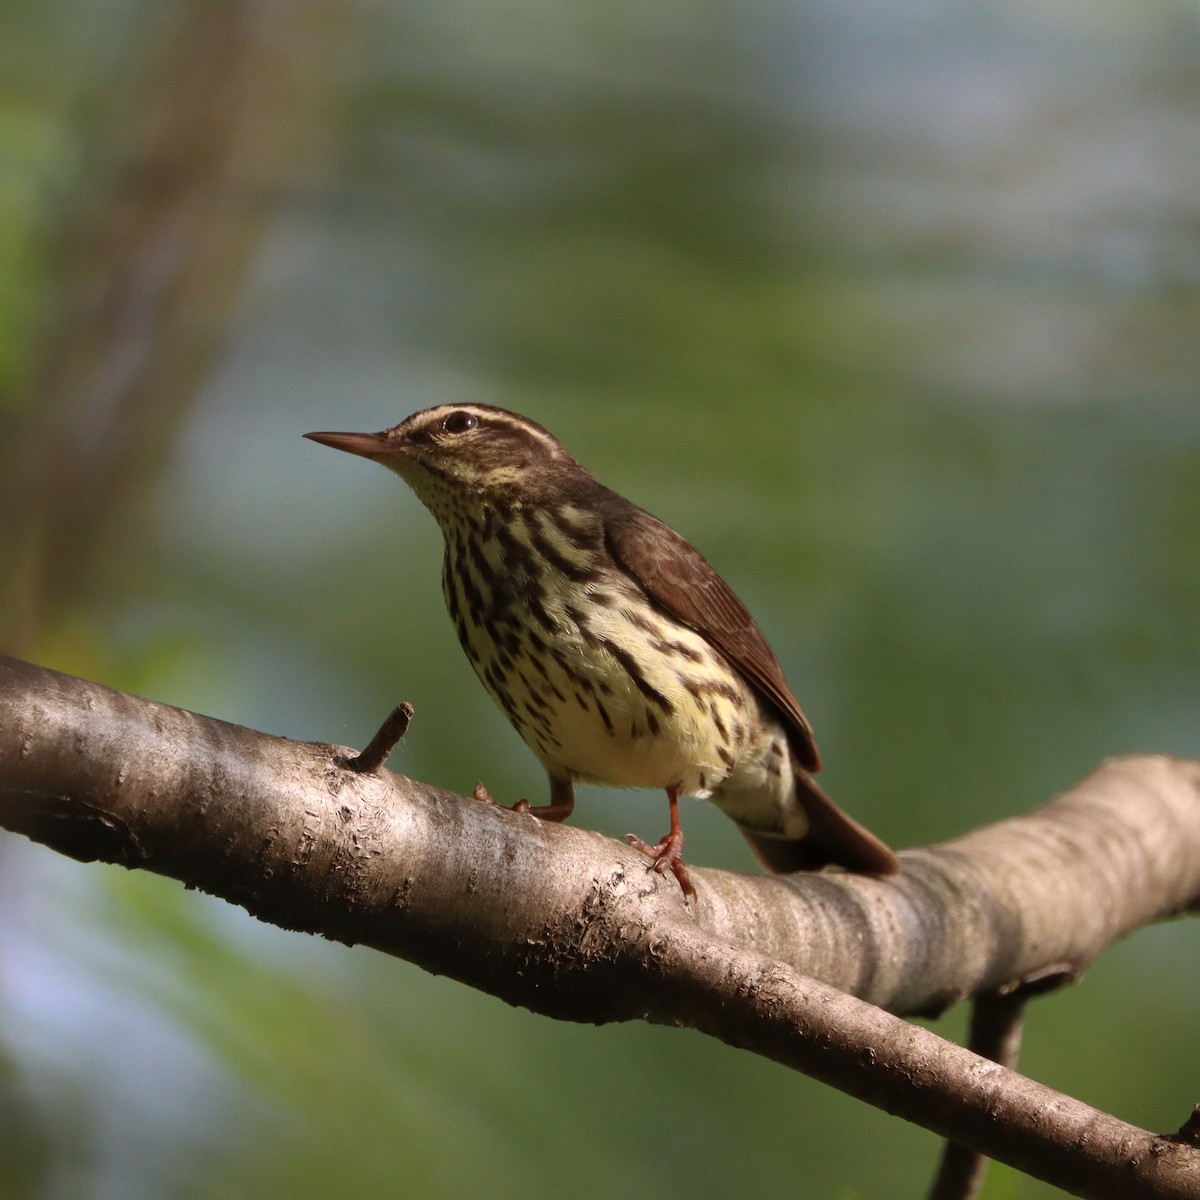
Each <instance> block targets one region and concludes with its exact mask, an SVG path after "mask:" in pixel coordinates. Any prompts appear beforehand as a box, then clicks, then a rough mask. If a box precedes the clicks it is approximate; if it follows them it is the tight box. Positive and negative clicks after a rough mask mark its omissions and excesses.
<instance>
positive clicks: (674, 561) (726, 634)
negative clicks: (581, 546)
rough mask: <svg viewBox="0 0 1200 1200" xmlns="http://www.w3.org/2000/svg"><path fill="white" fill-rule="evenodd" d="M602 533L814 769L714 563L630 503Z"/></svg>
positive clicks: (790, 709)
mask: <svg viewBox="0 0 1200 1200" xmlns="http://www.w3.org/2000/svg"><path fill="white" fill-rule="evenodd" d="M604 528H605V537H606V538H607V541H608V549H609V553H611V554H612V556H613V557H614V558H615V559H616V560H617V561H618V562H619V563H620V564H621V565H622V566H623V567H624V568H625V569H626V570H627V571H628V572H629V573H630V574H631V575H632V576H633V577H634V579H636V580H637V581H638V583H639V584H641V586H642V587H643V588H644V589H645V591H646V593H647V594H648V595H649V596H650V597H651V598H652V599H653V600H655V601H656V602H657V603H658V604H660V605H661V606H662V607H663V608H664V609H666V611H667V612H669V613H670V614H671V615H672V616H673V617H674V618H675V619H676V620H678V621H681V622H682V623H683V624H684V625H687V626H688V627H689V628H691V629H694V630H695V631H696V632H697V633H698V634H700V636H701V637H703V638H704V639H705V640H706V641H707V642H708V643H709V644H710V645H711V646H714V647H715V648H716V649H717V650H719V651H720V652H721V653H722V654H723V655H724V656H725V657H726V658H727V659H728V660H729V662H730V663H731V664H732V665H733V666H734V667H735V668H736V669H737V670H738V671H739V672H740V673H741V674H742V675H743V676H745V678H746V679H747V680H748V681H749V682H750V684H751V685H752V686H753V687H754V688H756V689H757V690H758V692H759V693H760V694H761V695H763V696H765V697H766V698H767V699H768V700H769V701H770V702H771V703H772V704H773V705H774V706H775V707H776V708H777V709H778V710H779V711H780V713H782V714H783V716H784V718H785V720H786V721H787V723H788V725H789V726H790V732H791V734H792V737H791V739H790V740H791V744H792V750H793V753H794V754H795V755H796V758H797V759H798V760H799V762H800V765H801V766H803V767H804V768H805V769H806V770H809V771H819V770H820V769H821V759H820V756H819V755H818V754H817V745H816V742H815V741H814V740H813V731H812V726H810V725H809V723H808V718H807V717H806V716H805V715H804V713H803V711H802V710H801V708H800V705H799V704H798V703H797V701H796V697H795V696H793V695H792V692H791V689H790V688H789V687H788V685H787V681H786V680H785V679H784V678H783V671H782V670H781V669H780V666H779V663H778V661H777V660H776V658H775V655H774V654H773V653H772V652H771V647H770V646H768V645H767V641H766V638H764V637H763V635H762V633H761V632H760V631H759V628H758V626H757V625H755V623H754V618H753V617H752V616H751V615H750V614H749V613H748V612H747V611H746V606H745V605H744V604H743V603H742V602H741V601H740V600H739V599H738V598H737V597H736V596H735V595H734V594H733V591H732V589H731V588H730V586H729V584H727V583H726V582H725V580H723V579H722V578H721V577H720V575H718V574H717V572H716V570H715V569H714V567H713V566H712V564H711V563H710V562H709V561H708V560H707V559H706V558H704V556H703V555H702V554H701V553H700V552H699V551H698V550H697V549H696V548H695V547H694V546H692V545H691V544H690V543H688V542H686V541H685V540H684V539H683V538H681V537H680V536H679V534H677V533H676V532H675V531H674V530H673V529H672V528H671V527H670V526H669V525H664V524H663V523H662V522H661V521H660V520H659V519H658V518H657V517H653V516H651V515H650V514H649V513H648V512H646V511H645V510H644V509H640V508H638V507H637V506H636V505H633V504H629V503H628V501H624V500H622V501H621V505H620V507H619V508H618V509H617V510H616V511H614V512H611V513H609V514H606V519H605V523H604Z"/></svg>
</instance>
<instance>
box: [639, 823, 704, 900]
mask: <svg viewBox="0 0 1200 1200" xmlns="http://www.w3.org/2000/svg"><path fill="white" fill-rule="evenodd" d="M625 840H626V841H627V842H628V843H629V844H630V845H631V846H632V847H633V848H634V849H635V850H637V851H639V852H640V853H642V854H644V855H645V856H646V857H647V858H648V859H650V866H649V867H648V868H647V869H648V870H651V871H657V872H658V873H659V874H660V875H661V874H663V873H664V872H665V871H666V870H667V868H668V867H669V868H670V869H671V873H672V874H673V875H674V876H675V878H676V879H677V880H678V881H679V886H680V888H682V889H683V894H684V895H685V896H689V897H692V896H695V894H696V889H695V887H694V886H693V884H692V880H691V877H690V876H689V875H688V870H687V867H685V866H684V865H683V834H682V833H681V832H680V831H679V830H677V829H675V830H672V831H671V832H670V833H668V834H665V835H664V836H663V837H661V838H659V840H658V841H657V842H655V843H654V844H651V843H650V842H644V841H642V839H641V838H640V837H638V836H637V835H636V834H632V833H627V834H626V835H625Z"/></svg>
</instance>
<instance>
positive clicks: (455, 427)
mask: <svg viewBox="0 0 1200 1200" xmlns="http://www.w3.org/2000/svg"><path fill="white" fill-rule="evenodd" d="M478 424H479V418H478V417H477V416H476V415H475V414H474V413H469V412H452V413H451V414H450V415H449V416H448V417H447V418H446V419H445V420H444V421H443V422H442V432H443V433H449V434H452V435H456V434H460V433H469V432H470V431H471V430H472V429H474V428H475V426H476V425H478Z"/></svg>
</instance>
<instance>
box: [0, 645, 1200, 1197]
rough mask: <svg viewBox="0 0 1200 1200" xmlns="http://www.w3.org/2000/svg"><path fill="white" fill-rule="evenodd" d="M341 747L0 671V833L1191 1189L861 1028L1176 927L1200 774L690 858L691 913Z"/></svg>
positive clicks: (939, 1056)
mask: <svg viewBox="0 0 1200 1200" xmlns="http://www.w3.org/2000/svg"><path fill="white" fill-rule="evenodd" d="M347 753H348V752H347V751H346V750H345V748H340V747H330V746H324V745H314V744H309V743H296V742H289V741H287V740H285V739H282V738H272V737H267V736H266V735H263V734H260V733H256V732H254V731H252V730H248V729H244V728H241V727H238V726H233V725H228V724H225V723H224V722H221V721H216V720H212V719H209V718H204V717H200V716H197V715H195V714H193V713H188V712H185V711H183V710H180V709H176V708H171V707H168V706H166V705H161V704H155V703H152V702H149V701H145V700H140V699H138V698H136V697H133V696H129V695H126V694H123V693H119V692H114V691H111V690H109V689H107V688H103V687H100V686H99V685H96V684H90V683H85V682H83V681H80V680H75V679H71V678H70V677H68V676H63V675H58V674H56V673H54V672H51V671H47V670H45V669H42V668H37V667H32V666H29V665H28V664H24V663H20V662H18V661H16V660H13V659H2V658H0V824H2V825H3V826H4V827H6V828H8V829H11V830H14V831H16V832H20V833H23V834H25V835H26V836H29V837H31V838H33V839H35V840H37V841H41V842H44V843H46V844H47V845H50V846H53V847H54V848H55V849H57V850H60V851H61V852H63V853H66V854H70V855H73V856H74V857H77V858H80V859H85V860H90V859H103V860H105V861H110V862H118V863H122V864H124V865H126V866H131V867H133V866H137V867H144V868H146V869H148V870H153V871H157V872H159V873H161V874H165V875H169V876H171V877H173V878H176V879H180V880H183V881H185V882H187V883H188V884H190V885H193V886H195V887H198V888H201V889H203V890H205V891H208V892H211V893H213V894H215V895H218V896H222V897H224V898H226V899H228V900H231V901H233V902H235V903H238V904H241V905H243V906H244V907H245V908H246V909H247V910H248V911H250V912H251V913H253V914H255V915H256V916H258V917H260V918H262V919H263V920H267V921H271V922H273V923H275V924H278V925H281V926H283V927H284V928H289V929H300V930H305V931H307V932H312V933H320V934H323V935H324V936H327V937H331V938H336V939H338V940H340V941H344V942H347V943H362V944H365V945H368V946H373V947H375V948H377V949H379V950H383V951H385V952H387V953H390V954H396V955H399V956H401V957H404V958H407V959H409V960H411V961H414V962H416V963H419V964H421V965H422V966H425V967H426V968H428V969H430V970H433V971H437V972H440V973H444V974H449V975H452V976H454V977H455V978H457V979H460V980H462V981H463V982H466V983H468V984H470V985H472V986H474V987H478V988H481V989H483V990H486V991H489V992H491V993H493V994H495V995H498V996H501V997H503V998H504V999H506V1000H508V1001H509V1002H511V1003H513V1004H520V1005H524V1006H526V1007H528V1008H530V1009H533V1010H535V1011H538V1012H542V1013H547V1014H550V1015H553V1016H556V1017H560V1018H565V1019H570V1020H577V1021H590V1022H603V1021H613V1020H633V1019H644V1020H650V1021H656V1022H661V1023H666V1024H674V1025H685V1026H691V1027H694V1028H697V1029H700V1030H703V1031H704V1032H707V1033H709V1034H711V1035H713V1036H715V1037H719V1038H721V1039H723V1040H724V1041H726V1042H729V1043H730V1044H732V1045H735V1046H740V1047H743V1048H745V1049H750V1050H753V1051H755V1052H756V1053H759V1054H762V1055H765V1056H767V1057H769V1058H772V1059H774V1060H775V1061H777V1062H780V1063H784V1064H786V1065H788V1066H791V1067H794V1068H795V1069H798V1070H801V1071H804V1072H806V1073H807V1074H811V1075H813V1076H814V1077H815V1078H818V1079H821V1080H824V1081H825V1082H827V1083H830V1084H832V1085H833V1086H836V1087H839V1088H841V1089H842V1090H844V1091H847V1092H849V1093H850V1094H852V1095H855V1096H858V1097H860V1098H861V1099H864V1100H867V1101H868V1102H870V1103H872V1104H876V1105H879V1106H880V1107H883V1108H885V1109H886V1110H887V1111H889V1112H892V1113H895V1114H898V1115H901V1116H904V1117H906V1118H907V1119H909V1120H913V1121H916V1122H918V1123H920V1124H922V1125H924V1126H926V1127H927V1128H929V1129H932V1130H934V1131H936V1132H938V1133H940V1134H941V1135H942V1136H945V1137H948V1138H951V1139H953V1140H954V1141H956V1142H959V1143H962V1144H963V1145H966V1146H970V1147H972V1148H973V1149H974V1150H976V1151H978V1152H980V1153H984V1154H987V1155H989V1156H990V1157H994V1158H998V1159H1002V1160H1003V1161H1006V1162H1009V1163H1011V1164H1013V1165H1014V1166H1016V1167H1018V1168H1019V1169H1021V1170H1024V1171H1027V1172H1029V1173H1031V1174H1034V1175H1037V1176H1039V1177H1041V1178H1043V1179H1047V1180H1050V1181H1051V1182H1053V1183H1055V1184H1057V1185H1058V1186H1060V1187H1063V1188H1065V1189H1067V1190H1069V1191H1073V1192H1075V1193H1076V1194H1078V1195H1083V1196H1096V1197H1114V1198H1120V1200H1125V1198H1126V1197H1128V1196H1131V1195H1138V1196H1145V1197H1166V1196H1172V1197H1185V1196H1186V1197H1191V1198H1193V1200H1194V1198H1195V1197H1196V1196H1197V1195H1198V1194H1200V1151H1198V1150H1197V1149H1196V1148H1195V1147H1194V1146H1192V1145H1190V1144H1187V1143H1186V1142H1185V1141H1183V1140H1177V1139H1172V1138H1166V1137H1161V1136H1159V1135H1156V1134H1152V1133H1148V1132H1146V1131H1143V1130H1139V1129H1136V1128H1134V1127H1133V1126H1129V1125H1127V1124H1125V1123H1123V1122H1121V1121H1118V1120H1117V1119H1116V1118H1114V1117H1111V1116H1107V1115H1105V1114H1103V1113H1100V1112H1097V1111H1096V1110H1094V1109H1091V1108H1089V1107H1088V1106H1087V1105H1084V1104H1080V1103H1079V1102H1077V1101H1074V1100H1071V1099H1070V1098H1069V1097H1066V1096H1063V1095H1061V1094H1059V1093H1056V1092H1053V1091H1051V1090H1050V1089H1048V1088H1045V1087H1042V1086H1041V1085H1039V1084H1037V1083H1034V1082H1033V1081H1031V1080H1028V1079H1024V1078H1022V1077H1021V1076H1019V1075H1016V1074H1014V1073H1013V1072H1011V1071H1007V1070H1005V1069H1004V1068H1003V1067H1001V1066H998V1065H996V1064H995V1063H989V1062H987V1061H986V1060H984V1059H982V1058H980V1057H979V1056H978V1055H976V1054H973V1053H971V1052H970V1051H968V1050H964V1049H962V1048H960V1047H957V1046H954V1045H952V1044H950V1043H948V1042H945V1041H943V1040H942V1039H940V1038H938V1037H937V1036H936V1035H934V1034H932V1033H929V1032H927V1031H925V1030H923V1029H920V1028H918V1027H915V1026H912V1025H910V1024H908V1023H906V1022H904V1021H901V1020H900V1019H899V1018H898V1017H896V1016H893V1015H890V1014H889V1013H888V1012H885V1011H883V1009H884V1008H886V1009H890V1010H891V1011H892V1012H893V1013H913V1012H922V1013H929V1012H937V1011H940V1010H941V1009H943V1008H945V1007H946V1006H947V1005H949V1004H951V1003H953V1002H955V1001H956V1000H959V999H962V998H964V997H966V996H968V995H978V994H984V993H992V992H996V991H997V990H1000V989H1005V988H1011V987H1013V986H1019V985H1021V984H1022V982H1023V981H1030V982H1033V981H1036V980H1039V979H1041V978H1043V977H1044V975H1045V973H1046V972H1047V970H1050V971H1052V972H1056V973H1063V972H1065V973H1067V974H1070V975H1075V974H1078V973H1079V972H1080V971H1082V970H1083V969H1084V968H1085V967H1086V966H1087V964H1088V963H1090V962H1091V961H1092V960H1093V959H1094V958H1095V957H1096V956H1097V955H1098V954H1099V953H1101V951H1103V949H1104V948H1105V947H1106V946H1108V945H1110V944H1111V943H1112V942H1113V941H1114V940H1115V939H1117V938H1119V937H1121V936H1122V935H1124V934H1126V933H1128V932H1130V931H1131V930H1133V929H1136V928H1138V927H1139V926H1141V925H1144V924H1146V923H1147V922H1149V921H1153V920H1157V919H1161V918H1164V917H1167V916H1170V915H1172V914H1174V913H1180V912H1183V911H1185V910H1187V909H1189V908H1195V907H1196V906H1197V904H1198V903H1200V763H1196V762H1191V761H1188V760H1182V759H1171V758H1166V757H1161V756H1144V757H1138V758H1128V759H1122V760H1116V761H1113V762H1111V763H1108V764H1106V765H1105V766H1104V767H1102V768H1101V769H1100V770H1099V771H1097V772H1096V773H1095V774H1094V775H1092V776H1091V777H1090V778H1089V779H1087V780H1085V781H1084V782H1083V783H1081V784H1080V785H1078V786H1077V787H1076V788H1074V789H1072V790H1071V791H1070V792H1068V793H1066V794H1065V795H1063V796H1062V797H1060V798H1059V799H1057V800H1056V801H1054V802H1053V803H1051V804H1049V805H1047V806H1046V807H1045V808H1043V809H1040V810H1038V811H1037V812H1035V813H1033V814H1031V815H1029V816H1026V817H1021V818H1018V819H1015V820H1011V821H1006V822H1002V823H1001V824H998V825H994V826H991V827H989V828H986V829H981V830H978V831H976V832H973V833H971V834H968V835H967V836H965V837H963V838H959V839H957V840H956V841H954V842H950V843H947V844H945V845H942V846H938V847H933V848H926V849H920V850H911V851H907V852H906V853H905V854H904V855H903V856H902V857H903V860H904V871H903V874H902V875H901V876H900V877H898V878H896V879H894V880H893V879H889V880H878V879H869V878H863V877H860V876H850V875H837V874H821V875H812V874H804V875H798V876H791V877H786V878H780V877H768V876H749V875H738V874H733V873H730V872H724V871H713V870H702V869H699V868H697V869H695V871H694V873H693V875H694V880H695V883H696V885H697V890H698V893H699V895H698V899H697V902H696V903H694V904H692V905H685V904H684V903H683V901H682V897H681V894H680V892H679V889H678V887H677V886H676V885H675V884H674V881H673V880H664V879H662V878H661V877H659V876H657V875H655V874H654V873H652V872H648V871H647V870H646V866H645V862H644V860H643V859H642V858H641V857H640V856H639V855H638V854H637V853H636V852H635V851H633V850H630V849H628V848H627V847H624V846H622V845H621V844H620V843H618V842H615V841H612V840H610V839H608V838H604V837H601V836H600V835H599V834H595V833H589V832H588V831H586V830H581V829H577V828H570V827H561V826H554V825H548V824H544V823H541V822H538V821H536V820H534V819H532V818H529V817H527V816H522V815H520V814H516V813H512V812H508V811H504V810H501V809H498V808H495V807H493V806H489V805H482V804H478V803H475V802H474V801H472V800H468V799H466V798H465V797H460V796H455V795H453V794H451V793H447V792H443V791H440V790H438V789H436V788H431V787H428V786H427V785H424V784H420V783H416V782H414V781H412V780H409V779H405V778H404V777H403V776H397V775H393V774H391V773H389V772H386V771H381V772H379V773H377V774H363V773H359V772H355V771H351V770H348V769H347V768H346V767H345V766H344V765H342V764H343V762H344V759H345V757H346V755H347ZM350 753H352V752H350ZM818 980H821V981H822V982H818ZM839 989H840V990H839ZM847 993H849V994H847ZM855 997H858V999H856V998H855ZM863 1001H869V1003H864V1002H863ZM875 1005H879V1006H882V1007H874V1006H875Z"/></svg>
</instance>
